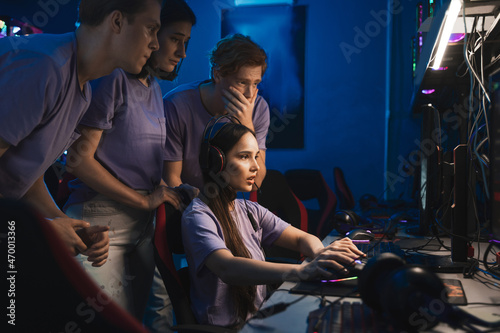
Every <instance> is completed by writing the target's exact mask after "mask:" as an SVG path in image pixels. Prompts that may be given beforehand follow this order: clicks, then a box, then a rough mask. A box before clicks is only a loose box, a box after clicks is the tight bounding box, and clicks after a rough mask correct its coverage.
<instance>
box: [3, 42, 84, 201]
mask: <svg viewBox="0 0 500 333" xmlns="http://www.w3.org/2000/svg"><path fill="white" fill-rule="evenodd" d="M76 52H77V50H76V37H75V33H74V32H72V33H67V34H62V35H50V34H37V35H30V36H26V37H7V38H2V39H0V101H1V103H0V137H1V138H2V139H3V140H4V141H6V142H7V143H9V144H10V145H11V146H10V148H9V149H8V150H7V152H6V153H5V154H4V155H3V156H2V157H0V194H2V195H3V196H6V197H12V198H16V199H19V198H21V197H22V196H23V195H24V194H25V193H26V192H27V190H28V189H29V188H30V187H31V186H32V185H33V183H34V182H35V181H36V180H37V179H38V178H40V176H42V175H43V174H44V172H45V171H46V170H47V169H48V168H49V167H50V166H51V164H52V163H54V161H55V160H56V159H57V158H58V157H59V156H61V154H62V153H63V152H64V151H65V150H66V149H67V148H68V147H69V146H70V145H71V143H73V142H74V141H75V140H76V139H77V138H78V137H79V134H78V133H77V132H76V130H75V128H76V126H77V124H78V122H79V121H80V119H81V118H82V116H83V114H84V112H85V111H86V110H87V108H88V105H89V101H90V100H91V88H90V86H89V84H88V82H87V83H85V85H84V86H83V91H82V90H81V89H80V83H79V81H78V74H77V67H76V65H77V59H76V57H77V53H76Z"/></svg>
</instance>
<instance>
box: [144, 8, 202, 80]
mask: <svg viewBox="0 0 500 333" xmlns="http://www.w3.org/2000/svg"><path fill="white" fill-rule="evenodd" d="M160 21H161V27H160V31H158V36H159V35H160V32H161V31H162V30H163V29H165V28H166V27H168V26H169V25H171V24H172V23H176V22H189V23H191V25H192V26H194V25H195V24H196V15H195V14H194V12H193V10H192V9H191V7H189V5H188V4H187V3H186V1H185V0H165V2H164V3H163V7H162V8H161V14H160ZM160 47H161V46H160ZM185 48H186V51H187V43H186V45H185ZM183 60H184V59H181V61H180V62H179V63H178V64H177V65H176V66H175V68H174V70H173V71H172V72H165V71H163V70H161V69H159V68H156V66H155V65H154V61H153V57H150V58H149V59H148V61H147V62H146V65H144V67H143V68H142V71H141V72H140V73H139V74H137V77H138V78H140V79H141V78H146V77H147V76H148V75H150V74H151V75H153V76H156V77H157V78H159V79H161V80H168V81H173V80H174V79H175V78H176V77H177V76H178V75H179V71H180V69H181V65H182V61H183Z"/></svg>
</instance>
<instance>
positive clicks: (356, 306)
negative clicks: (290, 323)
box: [307, 301, 388, 333]
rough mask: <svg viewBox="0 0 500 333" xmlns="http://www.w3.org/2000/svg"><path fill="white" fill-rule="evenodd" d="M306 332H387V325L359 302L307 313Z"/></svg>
mask: <svg viewBox="0 0 500 333" xmlns="http://www.w3.org/2000/svg"><path fill="white" fill-rule="evenodd" d="M307 326H308V327H307V332H308V333H313V332H321V333H328V332H335V333H344V332H345V333H347V332H349V333H351V332H388V327H387V324H386V323H384V322H382V321H381V320H380V316H376V315H375V313H374V311H373V310H372V309H371V308H369V307H368V306H367V305H365V304H363V303H361V302H347V301H345V302H340V303H336V304H333V305H329V306H325V307H323V308H321V309H318V310H314V311H312V312H310V313H309V316H308V325H307Z"/></svg>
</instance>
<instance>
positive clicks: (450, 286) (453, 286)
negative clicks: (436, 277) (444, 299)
mask: <svg viewBox="0 0 500 333" xmlns="http://www.w3.org/2000/svg"><path fill="white" fill-rule="evenodd" d="M442 280H443V283H444V286H445V287H446V292H447V294H448V302H449V303H450V304H454V305H467V297H466V296H465V292H464V288H463V286H462V282H460V280H456V279H442Z"/></svg>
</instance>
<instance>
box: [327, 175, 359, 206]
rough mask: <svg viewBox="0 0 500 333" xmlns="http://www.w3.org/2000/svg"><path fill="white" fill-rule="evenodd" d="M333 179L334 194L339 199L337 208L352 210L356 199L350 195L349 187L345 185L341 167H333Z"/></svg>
mask: <svg viewBox="0 0 500 333" xmlns="http://www.w3.org/2000/svg"><path fill="white" fill-rule="evenodd" d="M333 181H334V185H335V194H336V195H337V199H338V201H339V209H342V210H353V209H354V207H355V206H356V201H355V200H354V196H353V195H352V192H351V189H350V188H349V186H347V182H346V180H345V177H344V173H343V172H342V169H341V168H339V167H334V168H333Z"/></svg>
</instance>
